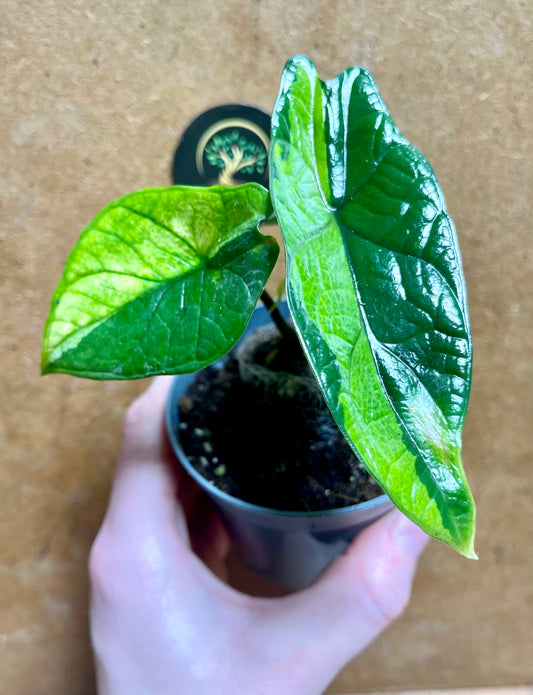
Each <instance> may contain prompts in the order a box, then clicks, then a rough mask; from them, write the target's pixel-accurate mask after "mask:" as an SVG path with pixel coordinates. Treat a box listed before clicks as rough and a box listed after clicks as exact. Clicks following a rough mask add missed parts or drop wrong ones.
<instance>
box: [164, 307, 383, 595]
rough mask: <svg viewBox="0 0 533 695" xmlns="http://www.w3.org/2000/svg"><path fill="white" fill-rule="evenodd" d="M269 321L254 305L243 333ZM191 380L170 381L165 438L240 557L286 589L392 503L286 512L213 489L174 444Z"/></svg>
mask: <svg viewBox="0 0 533 695" xmlns="http://www.w3.org/2000/svg"><path fill="white" fill-rule="evenodd" d="M282 311H284V312H286V307H283V308H282ZM269 321H270V318H269V316H268V314H267V312H266V310H265V309H264V308H263V307H260V308H258V309H257V310H256V311H255V312H254V314H253V316H252V319H251V321H250V323H249V325H248V327H247V329H246V332H245V334H246V333H248V332H250V331H253V330H255V329H256V328H258V327H259V326H261V325H264V324H266V323H267V322H269ZM241 340H242V338H241ZM195 379H196V374H187V375H185V376H179V377H176V379H175V380H174V382H173V384H172V388H171V391H170V394H169V399H168V403H167V411H166V424H167V430H168V434H169V437H170V441H171V443H172V446H173V449H174V452H175V453H176V456H177V457H178V459H179V461H180V462H181V464H182V465H183V467H184V468H185V469H186V471H187V472H188V473H189V474H190V475H191V476H192V477H193V478H194V480H196V481H197V483H198V484H199V485H200V486H201V487H202V488H203V489H204V490H205V492H206V493H207V494H208V495H209V497H210V498H211V499H212V500H213V502H214V503H215V505H216V506H217V508H218V511H219V513H220V515H221V517H222V519H223V521H224V524H225V526H226V528H227V530H228V533H229V535H230V537H231V539H232V541H233V543H234V544H235V548H236V552H237V554H238V556H239V558H240V560H241V561H242V562H243V563H244V564H245V565H246V566H247V567H248V568H250V569H251V570H254V571H256V572H258V573H259V574H261V575H263V576H264V577H267V578H268V579H271V580H273V581H275V582H277V583H278V584H282V585H283V586H286V587H289V588H291V589H302V588H304V587H306V586H308V585H309V584H310V583H311V582H312V581H313V580H314V579H315V578H316V577H317V575H318V574H319V573H320V572H321V571H322V570H323V569H324V568H325V567H326V566H327V565H328V564H329V563H330V562H331V561H332V560H333V559H334V558H335V557H336V556H337V555H340V554H341V553H342V552H343V551H344V550H345V548H346V547H347V545H348V543H349V542H350V541H351V540H352V539H353V538H354V536H356V535H357V534H358V533H359V532H360V531H362V530H363V529H364V528H365V527H366V526H368V525H369V524H371V523H372V522H373V521H376V520H377V519H379V518H380V517H381V516H383V515H384V514H385V513H386V512H387V511H389V510H390V509H392V507H393V504H392V502H391V501H390V500H389V498H388V497H387V496H386V495H382V496H380V497H376V498H375V499H373V500H370V501H368V502H362V503H361V504H355V505H352V506H350V507H343V508H340V509H333V510H327V511H323V512H301V511H299V512H287V511H279V510H276V509H269V508H267V507H260V506H258V505H255V504H250V503H249V502H244V501H243V500H240V499H238V498H236V497H232V496H231V495H228V494H227V493H225V492H222V491H221V490H219V489H217V488H216V487H215V486H214V485H212V484H211V483H209V482H208V481H207V480H206V479H205V478H204V477H203V476H202V475H201V474H200V473H199V472H198V471H197V470H196V469H195V468H194V467H193V466H192V465H191V463H190V461H189V460H188V458H187V456H186V455H185V453H184V452H183V450H182V448H181V445H180V440H179V400H180V398H181V397H182V396H183V395H184V394H185V392H186V390H187V388H188V387H189V385H190V384H191V383H192V382H193V381H194V380H195ZM251 455H253V454H251Z"/></svg>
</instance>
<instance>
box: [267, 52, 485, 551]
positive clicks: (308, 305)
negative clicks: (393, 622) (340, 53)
mask: <svg viewBox="0 0 533 695" xmlns="http://www.w3.org/2000/svg"><path fill="white" fill-rule="evenodd" d="M270 158H271V173H270V186H271V194H272V199H273V203H274V209H275V212H276V215H277V218H278V221H279V224H280V227H281V229H282V233H283V239H284V241H285V246H286V254H287V294H288V301H289V307H290V310H291V314H292V316H293V319H294V322H295V325H296V328H297V331H298V333H299V336H300V339H301V341H302V344H303V345H304V350H305V351H306V354H307V356H308V359H309V361H310V363H311V366H312V368H313V370H314V372H315V374H316V376H317V379H318V380H319V382H320V384H321V387H322V391H323V394H324V397H325V399H326V402H327V403H328V406H329V407H330V409H331V411H332V413H333V415H334V417H335V419H336V421H337V423H338V425H339V427H340V428H341V430H342V431H343V433H344V434H345V436H346V438H347V439H348V441H349V442H350V443H351V445H352V446H353V448H354V450H355V451H356V452H357V453H358V455H359V456H360V458H361V459H362V460H363V462H364V463H365V465H366V467H367V468H368V469H369V471H370V472H371V473H372V474H373V476H374V477H375V478H376V479H377V480H378V481H379V483H380V484H381V485H382V486H383V488H384V489H385V490H386V491H387V493H388V494H389V496H390V497H391V499H392V500H393V502H394V503H395V504H396V505H397V506H398V507H399V508H400V509H401V510H403V511H404V512H405V514H407V516H409V517H410V518H411V519H412V520H413V521H415V522H416V523H417V524H419V525H420V526H421V527H422V528H423V529H424V530H425V531H427V532H428V533H429V534H431V535H432V536H434V537H436V538H440V539H441V540H443V541H444V542H446V543H448V544H450V545H452V546H453V547H454V548H456V549H457V550H458V551H459V552H461V553H463V554H464V555H467V556H469V557H475V553H474V549H473V538H474V525H475V508H474V503H473V500H472V496H471V494H470V491H469V488H468V484H467V482H466V478H465V475H464V472H463V468H462V464H461V456H460V451H461V429H462V425H463V422H464V417H465V413H466V408H467V403H468V396H469V391H470V379H471V361H472V351H471V338H470V329H469V323H468V313H467V306H466V293H465V286H464V280H463V275H462V270H461V260H460V255H459V248H458V245H457V240H456V236H455V231H454V227H453V223H452V221H451V219H450V217H449V216H448V214H447V211H446V207H445V203H444V198H443V195H442V192H441V189H440V187H439V185H438V182H437V180H436V177H435V175H434V173H433V171H432V169H431V167H430V165H429V164H428V162H427V160H426V159H425V158H424V157H423V156H422V155H421V154H420V152H418V150H416V149H415V148H414V147H413V146H412V145H411V144H410V143H409V142H408V141H407V140H406V139H405V138H404V137H403V136H402V135H401V134H400V133H399V131H398V129H397V128H396V126H395V124H394V122H393V121H392V119H391V117H390V115H389V113H388V111H387V109H386V107H385V105H384V103H383V101H382V99H381V97H380V95H379V93H378V91H377V88H376V85H375V83H374V81H373V79H372V77H371V76H370V74H369V73H368V72H366V71H365V70H362V69H359V68H352V69H350V70H347V71H345V72H343V73H341V74H340V75H339V76H338V77H337V78H336V79H334V80H331V81H329V82H322V81H321V80H320V79H319V78H318V76H317V74H316V70H315V68H314V66H313V64H312V63H311V62H310V61H309V59H307V58H305V57H302V56H297V57H296V58H294V59H292V60H291V61H289V63H288V64H287V66H286V69H285V72H284V75H283V79H282V85H281V90H280V94H279V96H278V100H277V102H276V106H275V109H274V114H273V119H272V146H271V155H270Z"/></svg>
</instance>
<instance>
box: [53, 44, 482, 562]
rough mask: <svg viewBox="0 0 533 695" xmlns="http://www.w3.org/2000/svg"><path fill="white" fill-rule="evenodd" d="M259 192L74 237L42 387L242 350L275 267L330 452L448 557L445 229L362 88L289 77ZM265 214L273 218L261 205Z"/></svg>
mask: <svg viewBox="0 0 533 695" xmlns="http://www.w3.org/2000/svg"><path fill="white" fill-rule="evenodd" d="M269 160H270V196H269V194H268V192H267V191H266V190H265V189H264V188H262V187H261V186H259V185H257V184H245V185H242V186H235V187H224V186H215V187H211V188H188V187H179V186H176V187H172V188H164V189H149V190H144V191H140V192H137V193H132V194H130V195H127V196H125V197H124V198H121V199H119V200H117V201H115V202H114V203H111V204H110V205H109V206H107V207H106V208H104V210H103V211H102V212H100V213H99V214H98V215H97V216H96V217H95V219H94V220H93V221H92V222H91V223H90V224H89V226H88V227H87V228H86V229H85V230H84V232H83V233H82V235H81V237H80V239H79V241H78V243H77V245H76V246H75V248H74V249H73V251H72V253H71V255H70V256H69V259H68V261H67V264H66V267H65V271H64V274H63V278H62V279H61V282H60V284H59V286H58V288H57V290H56V292H55V294H54V296H53V298H52V308H51V312H50V315H49V318H48V321H47V324H46V328H45V335H44V343H43V363H42V368H43V372H45V373H47V372H67V373H70V374H75V375H78V376H85V377H91V378H97V379H127V378H138V377H144V376H150V375H155V374H162V373H165V374H180V373H185V372H192V371H196V370H198V369H200V368H202V367H204V366H207V365H209V364H211V363H212V362H214V361H215V360H216V359H218V358H219V357H221V356H223V355H224V354H226V353H227V352H228V350H229V349H231V347H232V346H233V345H234V344H235V342H236V341H237V340H238V339H239V338H240V336H241V335H242V333H243V331H244V329H245V327H246V325H247V323H248V320H249V318H250V315H251V312H252V311H253V309H254V307H255V304H256V302H257V301H258V299H259V297H260V295H261V293H262V292H263V290H264V286H265V283H266V281H267V279H268V277H269V275H270V273H271V271H272V268H273V266H274V264H275V261H276V258H277V255H278V246H277V243H276V242H275V240H274V239H272V238H271V237H268V236H264V235H263V234H262V233H261V232H260V231H259V229H258V225H259V223H260V222H261V221H262V220H265V219H267V218H269V217H270V216H271V214H272V206H273V209H274V212H275V216H276V218H277V221H278V223H279V226H280V228H281V231H282V235H283V242H284V245H285V252H286V268H287V275H286V287H287V299H288V304H289V309H290V313H291V316H292V319H293V322H294V326H295V328H296V331H297V333H298V336H299V338H300V342H301V344H302V346H303V349H304V352H305V354H306V355H307V358H308V361H309V363H310V365H311V368H312V370H313V372H314V374H315V376H316V378H317V380H318V382H319V384H320V387H321V390H322V393H323V395H324V398H325V400H326V402H327V404H328V406H329V408H330V410H331V412H332V414H333V416H334V418H335V420H336V422H337V424H338V426H339V428H340V429H341V431H342V432H343V434H344V436H345V437H346V439H347V440H348V442H349V443H350V444H351V446H352V447H353V448H354V450H355V451H356V453H357V454H358V455H359V457H360V458H361V460H362V461H363V462H364V464H365V465H366V467H367V468H368V470H369V471H370V472H371V473H372V475H373V476H374V477H375V478H376V479H377V481H378V482H379V483H380V484H381V485H382V487H383V488H384V489H385V491H386V492H387V493H388V495H389V496H390V498H391V499H392V501H393V502H394V503H395V504H396V505H397V506H398V507H399V508H400V509H401V510H402V511H403V512H404V513H405V514H406V515H407V516H409V517H410V518H411V519H412V520H413V521H415V522H416V523H417V524H419V525H420V526H421V527H422V528H423V529H424V530H425V531H426V532H427V533H429V534H430V535H432V536H434V537H436V538H439V539H441V540H443V541H444V542H446V543H448V544H449V545H451V546H452V547H454V548H456V549H457V550H458V551H459V552H461V553H462V554H464V555H466V556H468V557H475V553H474V549H473V538H474V527H475V507H474V503H473V500H472V496H471V494H470V491H469V488H468V484H467V482H466V478H465V475H464V472H463V468H462V464H461V453H460V452H461V431H462V426H463V422H464V418H465V413H466V408H467V403H468V396H469V391H470V380H471V363H472V349H471V338H470V330H469V322H468V311H467V305H466V294H465V286H464V279H463V274H462V269H461V260H460V255H459V248H458V244H457V239H456V235H455V230H454V226H453V223H452V221H451V219H450V217H449V216H448V213H447V211H446V207H445V203H444V198H443V195H442V192H441V189H440V187H439V184H438V182H437V179H436V177H435V174H434V173H433V171H432V169H431V167H430V165H429V164H428V162H427V160H426V159H425V158H424V157H423V156H422V155H421V154H420V152H419V151H418V150H417V149H416V148H414V147H413V146H412V145H411V144H410V143H409V142H408V141H407V140H406V139H405V138H404V137H403V136H402V135H401V134H400V133H399V131H398V129H397V128H396V126H395V124H394V122H393V121H392V119H391V117H390V115H389V113H388V111H387V109H386V107H385V104H384V103H383V101H382V99H381V97H380V95H379V93H378V90H377V88H376V85H375V83H374V81H373V79H372V77H371V76H370V74H369V73H368V72H366V71H365V70H363V69H360V68H351V69H349V70H346V71H344V72H342V73H341V74H340V75H339V76H338V77H337V78H336V79H334V80H331V81H329V82H322V81H321V80H320V79H319V78H318V76H317V73H316V70H315V67H314V65H313V64H312V63H311V61H310V60H309V59H308V58H306V57H303V56H296V57H295V58H293V59H292V60H290V61H289V62H288V63H287V65H286V67H285V71H284V74H283V77H282V83H281V89H280V93H279V96H278V99H277V101H276V104H275V106H274V111H273V117H272V133H271V150H270V157H269ZM270 201H272V203H271V202H270Z"/></svg>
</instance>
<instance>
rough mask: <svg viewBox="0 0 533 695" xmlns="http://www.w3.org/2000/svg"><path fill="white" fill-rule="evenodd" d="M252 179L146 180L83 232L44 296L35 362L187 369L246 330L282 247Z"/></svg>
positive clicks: (134, 372)
mask: <svg viewBox="0 0 533 695" xmlns="http://www.w3.org/2000/svg"><path fill="white" fill-rule="evenodd" d="M270 214H271V206H270V200H269V196H268V193H267V191H266V190H265V189H264V188H262V187H261V186H259V185H257V184H245V185H243V186H235V187H223V186H216V187H212V188H188V187H180V186H175V187H172V188H161V189H148V190H144V191H139V192H137V193H132V194H130V195H127V196H125V197H123V198H120V199H119V200H117V201H115V202H114V203H111V205H108V206H107V207H106V208H104V210H102V212H100V213H99V214H98V215H97V216H96V217H95V218H94V220H93V221H92V222H91V223H90V224H89V226H88V227H87V228H86V229H85V230H84V231H83V233H82V234H81V236H80V238H79V240H78V243H77V244H76V246H75V247H74V249H73V251H72V253H71V255H70V256H69V258H68V261H67V264H66V267H65V270H64V273H63V277H62V279H61V281H60V283H59V286H58V288H57V290H56V292H55V293H54V296H53V298H52V307H51V311H50V315H49V317H48V320H47V322H46V327H45V334H44V341H43V357H42V370H43V372H44V373H47V372H67V373H69V374H75V375H77V376H85V377H91V378H95V379H127V378H130V379H131V378H138V377H145V376H151V375H154V374H178V373H184V372H192V371H195V370H197V369H200V368H202V367H204V366H206V365H208V364H211V363H212V362H214V361H215V360H216V359H218V358H219V357H220V356H222V355H224V354H226V352H227V351H228V350H229V349H230V348H231V347H232V346H233V344H234V343H235V342H236V341H237V340H238V338H239V337H240V336H241V334H242V333H243V331H244V329H245V327H246V325H247V323H248V321H249V319H250V316H251V313H252V311H253V309H254V308H255V305H256V302H257V300H258V298H259V296H260V294H261V292H262V290H263V288H264V285H265V282H266V280H267V278H268V276H269V275H270V273H271V271H272V268H273V266H274V263H275V261H276V258H277V255H278V251H279V249H278V246H277V243H276V241H275V240H274V239H273V238H272V237H266V236H263V235H262V234H261V233H260V232H259V231H258V229H257V225H258V224H259V222H260V221H261V220H263V219H264V218H266V217H268V216H269V215H270Z"/></svg>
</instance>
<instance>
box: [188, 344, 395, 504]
mask: <svg viewBox="0 0 533 695" xmlns="http://www.w3.org/2000/svg"><path fill="white" fill-rule="evenodd" d="M284 346H285V347H284ZM255 359H256V360H257V361H258V362H259V363H262V364H268V367H269V369H270V370H274V371H276V370H277V371H278V372H279V373H280V374H281V375H282V377H285V378H286V377H287V376H288V375H287V372H290V373H292V374H298V375H300V376H303V377H304V381H305V378H306V377H309V376H310V372H309V370H308V367H307V363H306V361H305V358H304V356H303V354H302V352H301V349H300V348H299V346H298V348H297V349H295V347H294V346H290V345H288V344H287V343H286V342H285V343H284V342H282V341H280V340H278V339H277V338H276V339H274V340H273V341H270V342H269V343H268V344H265V345H264V346H262V347H261V348H260V349H259V350H258V351H257V354H256V355H255ZM252 381H253V380H252ZM311 382H312V387H311V388H310V389H306V388H305V386H304V387H301V386H298V387H297V388H296V389H293V390H294V391H295V393H292V391H291V389H288V390H289V391H291V393H290V396H291V397H289V396H288V395H287V388H282V389H281V390H282V393H281V394H280V393H277V392H275V389H273V388H272V386H271V385H268V386H266V387H265V385H264V384H261V383H245V382H244V381H243V380H242V379H241V376H240V371H239V365H238V361H237V359H236V357H235V355H234V354H232V355H230V356H229V357H227V358H226V359H225V361H224V362H223V364H222V365H220V364H219V365H218V366H212V367H208V368H207V369H204V370H203V371H202V372H200V373H199V376H198V379H197V380H196V382H195V383H194V384H192V386H191V387H190V388H189V390H188V392H187V394H186V396H184V397H183V398H182V399H181V401H180V440H181V443H182V447H183V449H184V451H185V453H186V454H187V455H188V456H189V458H190V460H191V463H192V464H193V465H194V466H195V467H196V468H197V469H198V470H199V471H200V473H201V474H202V475H203V476H204V477H205V478H207V479H208V480H210V481H212V482H213V483H214V484H215V485H216V486H217V487H219V488H220V489H221V490H224V491H225V492H227V493H229V494H231V495H233V496H235V497H239V498H240V499H243V500H246V501H248V502H253V503H255V504H258V505H262V506H266V507H272V508H275V509H283V510H291V511H301V510H308V511H310V510H323V509H333V508H337V507H344V506H348V505H351V504H355V503H357V502H363V501H366V500H369V499H372V498H374V497H377V496H378V495H380V494H382V490H381V488H380V487H379V486H378V484H377V483H376V482H375V481H374V480H373V479H372V478H371V476H370V475H369V474H368V473H367V471H366V469H365V468H364V467H363V466H362V464H361V463H360V462H359V460H358V459H357V457H356V456H355V454H354V453H353V451H352V450H351V448H350V447H349V446H348V444H347V443H346V441H345V440H344V437H343V436H342V434H341V432H340V431H339V429H338V427H337V425H336V424H335V422H334V420H333V418H332V416H331V414H330V412H329V410H328V408H327V406H326V404H325V403H324V400H323V398H322V396H321V395H320V394H319V393H318V392H317V391H316V389H315V388H313V387H314V380H313V378H312V377H311ZM285 384H286V382H285Z"/></svg>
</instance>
